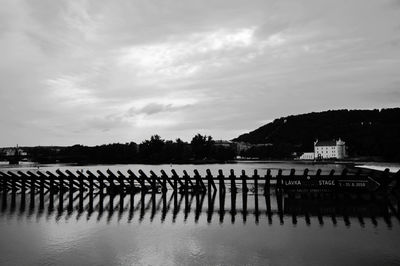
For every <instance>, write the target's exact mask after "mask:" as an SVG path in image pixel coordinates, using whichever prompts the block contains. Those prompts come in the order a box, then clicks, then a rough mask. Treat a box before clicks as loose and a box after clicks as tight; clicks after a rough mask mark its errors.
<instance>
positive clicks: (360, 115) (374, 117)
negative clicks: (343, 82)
mask: <svg viewBox="0 0 400 266" xmlns="http://www.w3.org/2000/svg"><path fill="white" fill-rule="evenodd" d="M338 138H341V139H342V140H344V141H345V142H346V145H347V146H348V152H349V155H350V156H354V157H359V156H379V157H382V158H383V159H388V160H396V161H400V108H393V109H382V110H335V111H326V112H320V113H308V114H302V115H293V116H288V117H282V118H279V119H275V120H274V121H273V122H271V123H269V124H266V125H264V126H262V127H260V128H258V129H256V130H254V131H252V132H250V133H247V134H243V135H241V136H239V137H238V138H236V139H234V141H244V142H249V143H271V144H273V147H274V148H271V149H273V151H271V153H272V154H271V155H272V156H273V157H274V155H273V153H275V155H276V152H278V153H281V154H280V155H281V156H284V155H285V154H288V153H289V152H293V151H297V152H301V151H312V150H313V142H314V141H315V140H316V139H320V140H330V139H338ZM264 157H265V156H264Z"/></svg>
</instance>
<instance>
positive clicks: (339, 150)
mask: <svg viewBox="0 0 400 266" xmlns="http://www.w3.org/2000/svg"><path fill="white" fill-rule="evenodd" d="M345 157H346V145H345V142H344V141H342V140H341V139H339V140H328V141H320V140H316V141H315V142H314V158H315V159H333V158H334V159H343V158H345Z"/></svg>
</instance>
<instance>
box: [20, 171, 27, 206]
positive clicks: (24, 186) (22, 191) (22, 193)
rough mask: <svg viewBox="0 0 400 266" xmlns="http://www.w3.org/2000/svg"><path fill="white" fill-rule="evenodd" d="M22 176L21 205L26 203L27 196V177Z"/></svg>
mask: <svg viewBox="0 0 400 266" xmlns="http://www.w3.org/2000/svg"><path fill="white" fill-rule="evenodd" d="M20 176H21V204H22V203H25V194H26V180H25V176H23V175H20Z"/></svg>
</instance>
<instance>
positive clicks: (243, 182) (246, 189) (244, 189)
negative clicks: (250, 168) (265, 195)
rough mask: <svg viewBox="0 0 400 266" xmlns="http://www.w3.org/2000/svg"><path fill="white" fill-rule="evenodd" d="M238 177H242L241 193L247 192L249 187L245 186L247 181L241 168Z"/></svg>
mask: <svg viewBox="0 0 400 266" xmlns="http://www.w3.org/2000/svg"><path fill="white" fill-rule="evenodd" d="M240 177H241V179H242V191H243V193H247V192H248V190H249V189H248V188H247V181H246V179H247V176H246V171H245V170H242V175H241V176H240Z"/></svg>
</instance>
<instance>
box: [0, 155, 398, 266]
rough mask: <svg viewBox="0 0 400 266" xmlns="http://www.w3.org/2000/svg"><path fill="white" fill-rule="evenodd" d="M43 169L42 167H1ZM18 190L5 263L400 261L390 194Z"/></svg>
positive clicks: (249, 167) (8, 206) (8, 209)
mask: <svg viewBox="0 0 400 266" xmlns="http://www.w3.org/2000/svg"><path fill="white" fill-rule="evenodd" d="M344 167H345V166H344V165H342V164H326V165H313V164H297V163H285V162H281V163H279V162H275V163H269V162H260V163H254V162H252V163H237V164H221V165H108V166H104V165H98V166H63V165H47V166H44V165H42V166H40V168H39V170H41V171H47V170H49V171H55V170H56V169H61V170H65V169H70V170H79V171H81V170H84V171H86V170H93V171H95V170H98V169H100V170H102V171H103V170H104V171H105V170H107V169H110V170H112V171H116V170H121V171H122V172H124V171H126V170H127V169H132V170H133V171H134V172H135V171H137V170H138V169H143V170H144V171H145V172H149V171H150V170H153V171H155V172H156V173H158V172H159V170H161V169H164V170H166V172H167V173H170V172H169V170H170V169H171V168H174V169H176V170H177V172H178V174H181V172H182V170H187V171H188V172H189V174H191V173H193V169H199V172H200V174H203V175H204V173H205V170H206V169H211V171H212V173H216V172H217V170H218V169H222V170H223V171H224V173H225V174H228V172H229V170H230V169H234V170H235V172H236V174H237V175H239V174H240V171H241V170H246V172H248V173H251V172H253V171H254V169H257V170H258V171H259V174H260V175H263V174H264V172H265V171H266V169H272V170H273V173H274V171H276V170H277V169H284V171H289V169H292V168H294V169H296V171H303V170H304V169H305V168H309V169H310V171H311V172H313V171H316V170H317V169H318V168H321V169H322V170H323V172H324V173H327V172H329V171H330V170H331V169H334V170H335V171H336V172H340V171H342V170H343V169H344ZM0 170H1V171H8V170H11V171H17V170H22V171H26V170H31V171H33V170H37V166H34V167H33V166H28V167H19V168H1V169H0ZM48 198H49V196H48V195H45V198H44V204H43V205H41V204H39V202H40V199H39V196H36V197H35V199H34V201H33V202H34V204H32V202H31V199H30V197H29V196H27V199H26V200H25V201H21V197H20V196H19V195H17V197H16V198H15V199H14V200H13V199H11V196H8V197H7V201H6V202H4V198H3V196H2V195H1V197H0V200H2V204H0V206H1V211H0V265H396V264H397V265H399V264H400V222H399V221H400V220H399V218H400V213H399V204H400V201H399V199H398V197H396V196H395V195H393V194H390V195H330V194H327V193H324V194H307V195H285V194H284V195H281V194H276V193H275V192H274V191H271V194H270V195H267V196H264V195H263V193H262V192H261V191H260V193H255V191H253V192H251V193H249V194H247V195H245V194H243V193H241V192H239V193H237V194H231V193H230V192H229V190H227V192H226V193H225V194H219V193H218V192H215V193H207V194H197V195H182V194H176V193H172V191H168V193H167V194H165V195H163V194H135V195H125V196H123V197H121V196H120V195H116V196H113V197H110V196H106V197H105V198H103V199H100V198H99V197H95V198H94V200H93V207H88V206H89V198H87V197H85V199H84V201H83V204H82V205H81V206H80V204H79V203H78V200H77V199H76V200H75V201H74V202H73V205H72V206H68V204H67V202H65V203H64V208H63V209H61V208H58V204H59V199H58V198H55V203H54V205H55V206H54V208H49V206H48Z"/></svg>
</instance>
